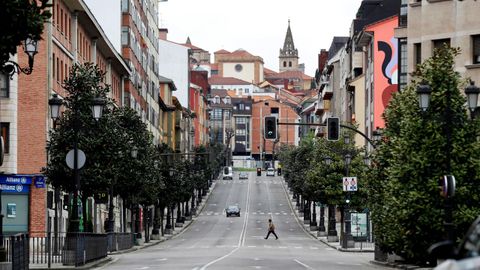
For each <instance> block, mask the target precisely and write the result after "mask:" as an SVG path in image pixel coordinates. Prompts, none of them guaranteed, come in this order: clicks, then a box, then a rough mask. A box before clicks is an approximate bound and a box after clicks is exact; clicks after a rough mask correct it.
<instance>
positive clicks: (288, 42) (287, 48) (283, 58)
mask: <svg viewBox="0 0 480 270" xmlns="http://www.w3.org/2000/svg"><path fill="white" fill-rule="evenodd" d="M278 58H279V60H280V62H279V64H280V66H279V70H280V72H282V71H285V70H297V69H298V50H297V49H295V44H294V43H293V35H292V29H291V28H290V19H288V27H287V34H286V35H285V41H284V42H283V48H282V49H280V55H279V57H278Z"/></svg>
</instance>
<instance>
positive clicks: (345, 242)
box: [342, 135, 353, 248]
mask: <svg viewBox="0 0 480 270" xmlns="http://www.w3.org/2000/svg"><path fill="white" fill-rule="evenodd" d="M344 140H345V144H346V145H348V144H349V143H350V137H348V135H347V136H345V137H344ZM344 158H345V176H346V177H348V173H349V172H348V166H349V165H350V163H351V162H352V155H351V154H350V153H346V154H345V156H344ZM345 203H346V204H345V207H344V218H345V233H344V235H343V239H342V248H348V247H349V245H348V243H349V242H352V240H353V236H352V228H351V222H352V221H351V216H350V191H348V190H347V198H346V199H345Z"/></svg>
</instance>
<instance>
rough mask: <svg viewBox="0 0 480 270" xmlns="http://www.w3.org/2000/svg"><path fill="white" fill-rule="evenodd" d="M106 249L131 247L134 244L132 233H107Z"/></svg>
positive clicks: (111, 250) (115, 249)
mask: <svg viewBox="0 0 480 270" xmlns="http://www.w3.org/2000/svg"><path fill="white" fill-rule="evenodd" d="M107 239H108V251H109V252H113V251H119V250H125V249H129V248H132V247H133V246H134V244H135V237H134V234H133V233H108V234H107Z"/></svg>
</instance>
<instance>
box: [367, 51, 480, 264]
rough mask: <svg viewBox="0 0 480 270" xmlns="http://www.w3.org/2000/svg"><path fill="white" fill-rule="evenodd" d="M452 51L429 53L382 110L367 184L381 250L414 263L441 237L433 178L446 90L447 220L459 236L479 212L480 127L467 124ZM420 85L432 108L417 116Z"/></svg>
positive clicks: (440, 155) (442, 152)
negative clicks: (451, 180)
mask: <svg viewBox="0 0 480 270" xmlns="http://www.w3.org/2000/svg"><path fill="white" fill-rule="evenodd" d="M458 53H459V50H458V49H455V48H447V47H445V48H442V49H440V50H435V52H434V55H433V57H431V58H429V59H427V60H426V61H425V62H424V63H423V64H422V65H420V66H419V67H418V72H417V73H416V74H415V75H416V77H415V79H414V81H413V82H412V84H410V85H409V86H408V87H407V88H406V89H404V90H403V91H402V92H399V93H396V94H395V95H394V96H393V99H392V100H391V102H390V105H389V107H388V108H387V110H386V111H385V123H386V128H385V132H384V134H385V136H386V142H385V145H383V146H381V147H380V148H379V151H378V152H377V154H376V158H375V160H374V161H375V164H376V168H375V169H374V170H372V174H371V175H372V178H371V181H370V183H369V186H370V187H371V188H372V190H370V191H369V198H370V199H371V203H370V205H371V207H372V210H373V220H374V222H375V223H374V230H375V235H376V237H377V240H378V241H379V242H380V244H381V246H382V247H383V249H384V250H386V251H393V252H395V253H396V254H399V255H401V256H403V257H404V258H405V259H407V260H409V261H413V262H420V263H422V262H425V260H426V258H428V254H427V249H428V247H429V246H430V245H431V244H433V243H435V242H438V241H440V240H442V239H443V238H444V235H445V233H446V232H445V229H444V226H443V222H444V216H445V214H444V201H443V199H442V198H441V197H440V195H439V193H440V192H439V187H438V180H439V178H440V177H442V176H443V175H445V174H446V173H447V172H446V171H447V168H446V164H447V163H448V155H447V153H446V149H447V148H446V146H447V140H446V138H445V128H446V125H447V122H446V121H445V120H446V119H445V113H444V112H445V109H446V106H447V104H448V102H447V95H446V93H447V91H450V93H451V100H450V101H451V102H450V110H451V112H452V120H453V121H452V123H451V127H450V128H451V131H452V148H451V149H452V152H451V155H450V161H451V164H452V166H451V169H452V170H451V173H452V174H453V175H454V176H455V178H456V180H457V191H456V195H455V198H454V205H455V207H454V217H453V218H454V224H455V232H456V235H457V237H462V236H463V234H464V233H465V232H466V230H467V228H468V226H469V225H470V223H471V222H472V221H473V220H474V219H475V218H476V216H477V215H478V213H479V212H480V206H479V205H480V195H479V194H480V187H479V185H478V182H479V180H480V179H479V173H480V166H479V165H480V157H479V155H478V154H477V153H478V151H479V150H480V144H479V142H478V141H477V136H478V134H479V131H480V122H479V121H478V120H475V121H469V120H468V116H467V113H466V107H465V103H466V102H465V98H464V96H463V95H462V94H461V93H460V90H459V89H461V88H463V86H464V85H465V83H464V80H462V79H461V78H460V75H459V74H458V73H457V72H455V70H454V58H455V56H456V55H458ZM421 81H423V82H426V83H427V84H429V85H430V86H431V89H432V100H431V104H430V107H429V109H428V110H427V111H426V112H423V113H422V112H421V109H420V108H419V107H418V100H417V95H416V92H415V89H416V86H417V84H418V83H419V82H421ZM376 192H379V193H380V194H375V193H376ZM458 239H460V238H458Z"/></svg>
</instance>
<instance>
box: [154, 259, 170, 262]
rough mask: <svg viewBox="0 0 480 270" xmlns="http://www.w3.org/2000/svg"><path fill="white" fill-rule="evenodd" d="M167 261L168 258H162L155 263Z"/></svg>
mask: <svg viewBox="0 0 480 270" xmlns="http://www.w3.org/2000/svg"><path fill="white" fill-rule="evenodd" d="M166 260H167V258H161V259H156V260H155V261H157V262H163V261H166Z"/></svg>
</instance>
